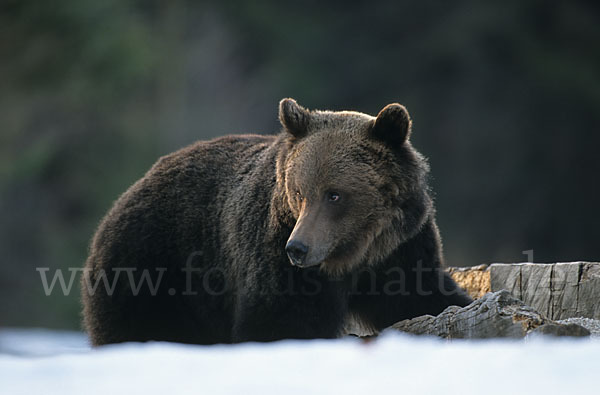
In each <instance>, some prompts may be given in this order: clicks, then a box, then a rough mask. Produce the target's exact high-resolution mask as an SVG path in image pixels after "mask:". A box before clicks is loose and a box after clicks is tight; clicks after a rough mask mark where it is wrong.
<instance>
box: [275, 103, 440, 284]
mask: <svg viewBox="0 0 600 395" xmlns="http://www.w3.org/2000/svg"><path fill="white" fill-rule="evenodd" d="M279 119H280V121H281V124H282V125H283V129H284V130H283V132H282V136H283V137H282V138H283V139H284V147H285V149H283V150H282V151H281V152H280V155H279V157H278V160H277V184H276V189H277V191H276V194H275V195H274V196H277V197H279V199H278V207H279V208H280V209H281V210H278V211H279V213H278V214H276V215H278V216H280V217H281V216H284V217H285V216H286V215H287V218H289V222H290V226H291V227H293V230H292V231H291V235H290V236H289V239H288V241H287V245H286V246H285V248H286V252H287V255H288V257H289V260H290V262H291V263H292V264H293V265H296V266H299V267H310V266H316V265H320V268H321V270H323V271H324V272H326V273H328V274H332V275H343V274H345V273H348V272H350V271H352V270H354V269H356V268H357V267H361V266H368V265H376V264H377V263H378V262H381V261H382V260H384V259H386V258H387V257H388V256H389V255H390V254H391V253H392V252H393V251H394V250H395V249H397V248H398V246H399V245H400V244H401V243H403V242H405V241H407V240H408V239H410V238H411V237H413V236H414V235H416V234H417V233H418V232H419V230H420V228H421V227H422V226H423V224H424V223H425V222H426V221H427V218H429V217H430V216H431V215H432V213H433V204H432V201H431V198H430V196H429V193H428V186H427V174H428V171H429V169H428V165H427V162H426V160H425V159H424V158H423V156H421V155H420V154H419V153H418V152H417V151H416V150H415V149H414V148H413V147H412V146H411V144H410V141H409V137H410V133H411V119H410V116H409V114H408V112H407V110H406V108H404V106H402V105H400V104H397V103H394V104H389V105H387V106H385V107H384V108H383V109H382V110H381V111H380V112H379V114H378V115H377V117H372V116H369V115H366V114H362V113H358V112H352V111H341V112H333V111H309V110H307V109H305V108H303V107H301V106H300V105H298V103H296V101H294V100H293V99H283V100H282V101H281V102H280V106H279ZM274 200H277V199H275V198H274ZM282 212H284V213H286V214H282ZM282 247H283V246H282Z"/></svg>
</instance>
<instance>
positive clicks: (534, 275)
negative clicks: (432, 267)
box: [448, 262, 600, 320]
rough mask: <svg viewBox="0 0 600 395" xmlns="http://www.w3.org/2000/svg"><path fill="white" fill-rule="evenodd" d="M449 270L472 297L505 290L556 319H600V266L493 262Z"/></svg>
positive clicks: (575, 263)
mask: <svg viewBox="0 0 600 395" xmlns="http://www.w3.org/2000/svg"><path fill="white" fill-rule="evenodd" d="M448 271H449V273H450V274H451V275H452V277H453V278H454V280H455V281H457V282H458V283H459V285H461V286H462V287H463V288H465V289H466V290H467V292H469V294H470V295H471V296H472V297H473V298H479V297H481V296H482V295H483V294H485V293H486V292H488V291H490V290H491V291H492V292H494V291H498V290H501V289H506V290H508V291H510V293H511V294H512V295H513V296H515V297H516V298H519V299H521V300H522V301H523V302H525V303H526V304H528V305H530V306H531V307H533V308H534V309H536V310H537V311H539V312H540V313H542V314H544V315H545V316H546V317H548V318H550V319H553V320H559V319H565V318H571V317H585V318H593V319H600V303H599V302H600V263H592V262H572V263H553V264H541V263H513V264H503V263H494V264H492V265H489V266H486V265H480V266H475V267H473V268H450V269H448Z"/></svg>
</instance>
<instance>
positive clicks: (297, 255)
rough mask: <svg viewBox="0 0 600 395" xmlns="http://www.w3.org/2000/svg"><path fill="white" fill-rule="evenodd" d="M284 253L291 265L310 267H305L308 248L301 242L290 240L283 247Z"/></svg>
mask: <svg viewBox="0 0 600 395" xmlns="http://www.w3.org/2000/svg"><path fill="white" fill-rule="evenodd" d="M285 252H286V253H287V255H288V258H290V262H292V265H295V266H299V267H307V266H312V265H306V263H307V261H306V255H307V254H308V246H307V245H306V244H304V243H302V242H301V241H297V240H290V241H288V243H287V245H286V246H285Z"/></svg>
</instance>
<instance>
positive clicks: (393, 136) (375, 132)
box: [371, 103, 412, 146]
mask: <svg viewBox="0 0 600 395" xmlns="http://www.w3.org/2000/svg"><path fill="white" fill-rule="evenodd" d="M411 126H412V121H411V120H410V115H408V111H406V108H405V107H404V106H403V105H401V104H398V103H392V104H388V105H387V106H385V107H384V108H383V110H381V111H379V114H377V118H376V119H375V122H374V124H373V128H372V129H371V135H372V136H373V137H375V138H376V139H378V140H381V141H384V142H388V143H390V144H391V145H393V146H401V145H402V144H404V143H405V142H406V140H408V138H409V136H410V130H411Z"/></svg>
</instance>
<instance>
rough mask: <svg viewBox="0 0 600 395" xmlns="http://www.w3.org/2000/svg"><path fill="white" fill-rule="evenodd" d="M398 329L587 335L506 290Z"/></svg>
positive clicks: (466, 334) (448, 334)
mask: <svg viewBox="0 0 600 395" xmlns="http://www.w3.org/2000/svg"><path fill="white" fill-rule="evenodd" d="M392 328H393V329H395V330H400V331H403V332H408V333H413V334H417V335H434V336H439V337H442V338H446V339H485V338H494V337H508V338H522V337H525V336H526V335H527V334H529V333H530V332H533V331H534V330H536V329H538V328H539V330H538V332H536V333H541V334H552V335H556V336H588V335H589V334H590V332H589V331H588V330H587V329H585V328H584V327H582V326H580V325H578V324H575V323H568V324H562V323H559V322H555V321H552V320H549V319H547V318H546V316H545V315H543V314H541V313H539V312H538V311H536V310H535V309H533V308H532V307H530V306H528V305H526V304H525V303H523V302H522V301H521V300H519V299H517V298H515V297H514V296H512V295H511V293H510V292H509V291H507V290H501V291H498V292H491V293H488V294H486V295H485V296H483V297H482V298H480V299H477V300H475V301H474V302H473V303H471V304H470V305H468V306H466V307H462V308H461V307H457V306H450V307H448V308H447V309H446V310H444V311H443V312H442V313H441V314H439V315H438V316H437V317H433V316H430V315H425V316H421V317H417V318H413V319H411V320H404V321H400V322H398V323H396V324H394V325H393V326H392Z"/></svg>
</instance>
